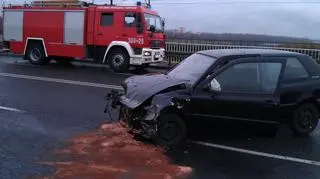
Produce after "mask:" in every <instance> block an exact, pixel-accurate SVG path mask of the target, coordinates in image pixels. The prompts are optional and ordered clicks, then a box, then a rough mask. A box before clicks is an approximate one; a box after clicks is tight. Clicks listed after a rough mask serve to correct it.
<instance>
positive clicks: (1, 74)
mask: <svg viewBox="0 0 320 179" xmlns="http://www.w3.org/2000/svg"><path fill="white" fill-rule="evenodd" d="M0 76H3V77H12V78H21V79H28V80H38V81H46V82H55V83H65V84H72V85H82V86H90V87H97V88H107V89H117V90H122V89H123V88H122V87H121V86H118V85H107V84H102V83H90V82H83V81H73V80H65V79H58V78H48V77H37V76H30V75H19V74H12V73H0Z"/></svg>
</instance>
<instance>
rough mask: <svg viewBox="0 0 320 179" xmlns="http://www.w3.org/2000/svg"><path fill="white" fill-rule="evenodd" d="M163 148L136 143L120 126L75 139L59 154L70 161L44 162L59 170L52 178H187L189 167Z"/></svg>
mask: <svg viewBox="0 0 320 179" xmlns="http://www.w3.org/2000/svg"><path fill="white" fill-rule="evenodd" d="M164 153H165V150H164V149H162V148H158V147H155V146H153V145H151V144H150V145H148V144H145V143H143V142H140V141H137V140H135V139H134V137H133V136H132V135H131V134H129V133H128V132H127V129H125V128H124V127H122V126H121V125H120V124H105V125H103V126H102V127H101V129H99V130H97V131H94V132H91V133H88V134H85V135H82V136H78V137H75V138H73V139H72V140H71V145H70V146H69V147H68V148H66V149H62V150H60V151H58V154H59V155H66V156H68V157H70V160H69V159H68V160H69V161H63V162H43V163H42V164H46V165H52V166H55V167H56V168H57V170H56V172H55V173H54V174H53V176H52V177H53V178H56V179H59V178H95V179H99V178H103V179H105V178H123V177H125V178H130V179H131V178H132V179H144V178H146V179H149V178H153V179H157V178H159V179H160V178H161V179H173V178H185V177H187V176H189V175H190V174H191V172H192V169H191V168H190V167H184V166H177V165H174V164H171V163H170V159H169V157H167V156H166V155H165V154H164Z"/></svg>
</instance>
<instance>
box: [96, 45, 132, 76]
mask: <svg viewBox="0 0 320 179" xmlns="http://www.w3.org/2000/svg"><path fill="white" fill-rule="evenodd" d="M133 54H134V52H133V49H132V47H131V46H130V44H129V43H128V42H125V41H113V42H112V43H111V44H110V45H109V46H108V48H107V50H106V52H105V54H104V57H103V62H102V63H108V64H109V65H110V67H111V68H112V69H113V70H114V71H116V72H125V71H127V70H128V69H129V66H130V58H131V57H132V55H133Z"/></svg>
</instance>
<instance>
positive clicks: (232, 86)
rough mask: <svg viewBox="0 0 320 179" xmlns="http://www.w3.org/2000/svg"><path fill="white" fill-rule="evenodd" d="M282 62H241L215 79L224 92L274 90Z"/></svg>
mask: <svg viewBox="0 0 320 179" xmlns="http://www.w3.org/2000/svg"><path fill="white" fill-rule="evenodd" d="M281 66H282V64H281V63H273V62H263V63H258V62H255V63H239V64H236V65H234V66H231V67H230V68H228V69H227V70H225V71H224V72H222V73H221V74H219V75H218V76H217V77H216V78H215V79H216V80H217V82H218V83H219V84H220V87H221V91H224V92H228V91H229V92H231V91H233V92H271V93H272V92H273V91H274V90H275V89H276V87H277V84H278V80H279V76H280V72H281Z"/></svg>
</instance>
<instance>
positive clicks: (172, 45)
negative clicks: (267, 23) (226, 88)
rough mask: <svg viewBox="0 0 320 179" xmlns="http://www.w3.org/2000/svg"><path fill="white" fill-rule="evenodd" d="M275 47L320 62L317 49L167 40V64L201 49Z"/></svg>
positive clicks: (319, 54) (174, 62)
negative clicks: (304, 55)
mask: <svg viewBox="0 0 320 179" xmlns="http://www.w3.org/2000/svg"><path fill="white" fill-rule="evenodd" d="M253 48H259V49H277V50H284V51H291V52H297V53H302V54H306V55H309V56H311V57H312V58H313V59H314V60H316V61H317V62H320V50H318V49H303V48H283V47H265V46H242V45H214V44H192V43H176V42H167V43H166V51H167V54H168V55H167V61H168V63H169V64H176V63H179V62H180V61H181V60H183V59H184V58H186V57H187V56H189V55H191V54H192V53H195V52H197V51H201V50H212V49H253Z"/></svg>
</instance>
